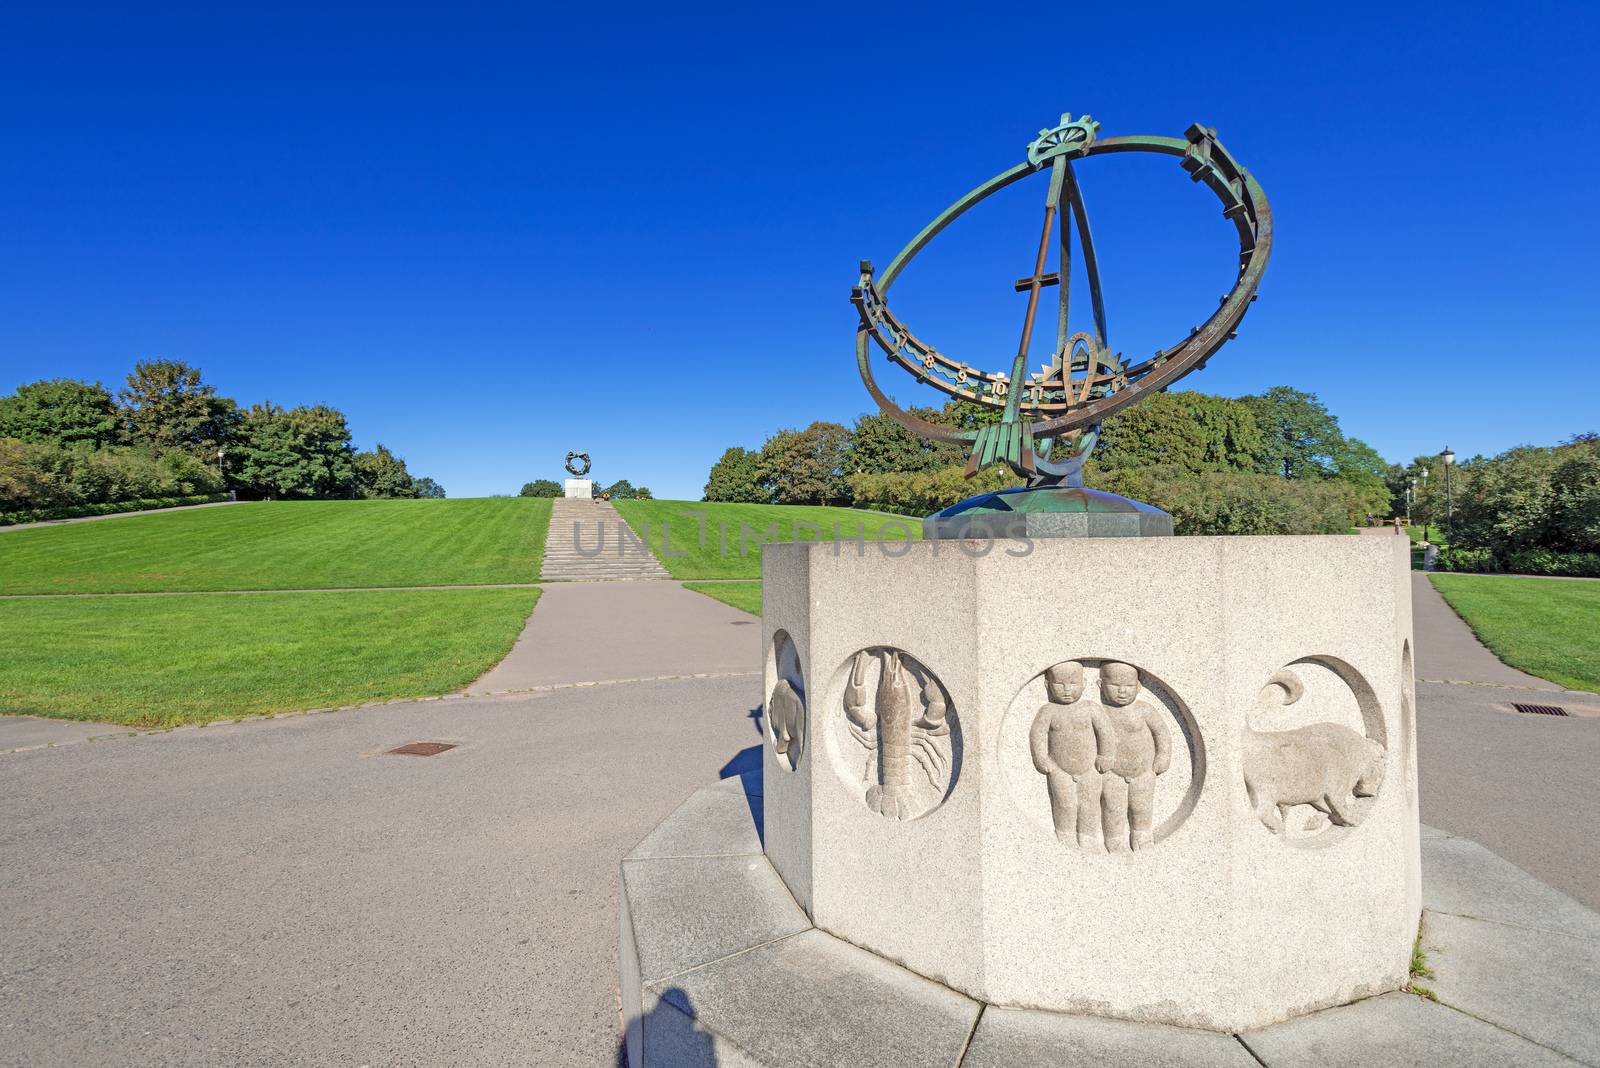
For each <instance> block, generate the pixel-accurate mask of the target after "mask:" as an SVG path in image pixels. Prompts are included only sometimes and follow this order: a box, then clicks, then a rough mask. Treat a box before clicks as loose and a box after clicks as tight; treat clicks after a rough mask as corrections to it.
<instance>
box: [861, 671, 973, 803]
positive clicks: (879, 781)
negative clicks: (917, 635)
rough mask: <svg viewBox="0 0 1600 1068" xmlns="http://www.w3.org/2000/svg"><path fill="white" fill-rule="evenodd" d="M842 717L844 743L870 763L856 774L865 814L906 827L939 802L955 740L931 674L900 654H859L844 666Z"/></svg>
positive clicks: (940, 691)
mask: <svg viewBox="0 0 1600 1068" xmlns="http://www.w3.org/2000/svg"><path fill="white" fill-rule="evenodd" d="M874 674H876V680H874V678H873V676H874ZM844 712H845V726H846V728H847V729H848V730H849V733H850V737H851V738H853V739H854V740H855V741H856V743H858V744H859V745H860V746H862V747H863V748H864V749H865V750H866V751H867V754H868V756H869V759H868V760H866V761H865V767H864V769H863V773H862V781H863V783H864V784H866V791H865V794H864V795H863V800H864V801H865V802H866V804H867V807H868V808H870V809H872V811H874V812H877V813H880V814H881V815H884V816H887V817H889V818H890V819H893V820H909V819H916V818H917V817H918V816H922V815H925V814H926V813H927V812H929V811H930V810H931V809H933V808H934V807H935V806H937V805H938V804H939V803H940V802H941V801H943V800H944V797H945V795H946V794H947V793H948V792H949V789H950V783H951V779H952V776H953V773H954V760H953V757H952V745H953V742H954V739H953V736H952V724H951V717H950V701H949V697H948V696H947V695H946V694H945V692H944V686H943V685H942V684H941V683H940V682H939V680H938V679H937V678H936V677H934V674H933V673H932V672H931V671H929V670H928V669H927V668H925V667H923V666H922V665H921V664H919V663H918V662H917V661H916V660H915V659H913V658H912V657H911V656H910V655H909V654H906V653H903V652H901V651H900V650H898V649H890V648H886V647H881V646H880V647H877V648H872V649H864V650H862V651H861V652H858V653H856V654H855V656H854V657H853V658H852V660H851V663H850V678H849V680H848V681H847V682H846V684H845V689H844Z"/></svg>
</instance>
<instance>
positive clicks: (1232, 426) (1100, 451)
mask: <svg viewBox="0 0 1600 1068" xmlns="http://www.w3.org/2000/svg"><path fill="white" fill-rule="evenodd" d="M1263 448H1264V441H1263V437H1262V433H1261V428H1260V425H1259V424H1258V423H1257V422H1256V417H1255V413H1254V411H1253V410H1252V407H1251V405H1249V404H1248V403H1247V402H1245V401H1243V400H1234V399H1231V398H1228V397H1213V396H1210V395H1208V394H1205V393H1195V392H1187V391H1186V392H1179V393H1157V394H1156V395H1154V396H1152V397H1147V398H1145V399H1144V400H1142V401H1140V402H1139V403H1138V404H1134V405H1131V406H1130V407H1127V408H1124V409H1123V410H1122V411H1120V412H1117V413H1116V414H1115V415H1113V416H1111V417H1110V418H1109V419H1107V420H1106V421H1105V422H1104V423H1102V424H1101V426H1100V440H1099V442H1098V443H1097V444H1096V445H1095V450H1094V461H1095V465H1096V467H1097V468H1098V469H1099V470H1102V471H1115V470H1118V469H1120V468H1125V467H1149V466H1153V465H1156V464H1165V465H1168V466H1171V467H1176V468H1178V469H1180V470H1183V471H1188V472H1191V473H1198V472H1200V471H1248V470H1253V469H1254V468H1255V467H1256V465H1257V464H1258V462H1259V460H1260V456H1261V453H1262V450H1263Z"/></svg>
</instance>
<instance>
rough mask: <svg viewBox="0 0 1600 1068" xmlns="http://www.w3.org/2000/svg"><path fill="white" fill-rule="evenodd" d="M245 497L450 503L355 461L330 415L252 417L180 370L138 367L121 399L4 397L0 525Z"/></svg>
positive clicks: (28, 391) (340, 422) (178, 366)
mask: <svg viewBox="0 0 1600 1068" xmlns="http://www.w3.org/2000/svg"><path fill="white" fill-rule="evenodd" d="M229 492H232V493H236V494H237V495H238V496H240V497H244V498H251V499H263V498H264V499H272V498H301V499H304V498H317V497H326V498H385V497H443V496H444V495H445V493H444V488H443V487H442V486H440V485H439V484H438V483H437V482H435V481H434V480H433V479H431V478H418V477H416V476H414V475H412V474H411V472H410V471H409V470H408V469H407V468H406V464H405V461H404V460H403V459H401V458H400V457H399V456H396V455H395V454H394V453H393V452H392V451H391V450H389V449H388V448H386V447H385V446H383V445H381V444H380V445H377V446H376V447H375V448H373V449H370V450H364V451H357V450H356V449H355V447H354V445H353V444H352V439H351V434H350V427H349V422H348V420H347V419H346V417H345V415H344V413H343V412H341V411H339V410H338V409H336V408H330V407H328V406H326V405H321V404H316V405H302V406H299V407H295V408H284V407H282V406H280V405H276V404H273V403H272V402H271V401H263V402H261V403H259V404H253V405H251V406H249V407H248V408H245V407H241V406H240V404H239V403H238V402H237V401H235V400H234V399H233V398H231V397H226V396H223V395H221V394H220V393H218V392H217V389H216V387H215V386H213V385H211V384H209V383H207V382H206V381H205V380H204V378H203V376H202V374H201V371H200V369H199V368H196V367H191V366H190V365H188V364H186V363H183V362H181V361H177V360H147V361H142V362H140V363H137V364H135V365H134V368H133V371H132V373H130V374H129V375H128V376H127V381H126V385H125V386H123V388H122V389H120V390H119V391H118V392H117V394H116V395H115V396H113V395H112V393H111V391H110V390H108V389H106V388H105V387H104V386H103V385H101V384H100V383H99V382H94V383H89V382H82V381H78V380H75V379H70V378H56V379H48V380H44V381H39V382H30V383H27V384H25V385H21V386H18V387H17V389H16V391H15V392H14V393H11V394H10V395H8V396H4V397H0V515H3V516H4V517H6V518H7V519H8V520H9V521H17V519H18V518H19V517H23V518H26V517H29V516H36V517H43V516H44V515H47V514H67V513H71V512H86V511H93V510H96V509H97V508H99V509H100V510H104V508H102V507H101V506H111V505H115V504H118V503H122V502H170V501H174V500H178V499H188V498H193V497H205V496H213V495H217V494H222V493H229Z"/></svg>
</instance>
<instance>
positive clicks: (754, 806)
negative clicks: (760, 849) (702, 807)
mask: <svg viewBox="0 0 1600 1068" xmlns="http://www.w3.org/2000/svg"><path fill="white" fill-rule="evenodd" d="M734 776H738V778H739V785H740V786H742V787H743V788H744V800H745V803H746V804H747V805H749V806H750V819H751V821H752V822H753V823H755V825H756V837H758V838H760V839H761V844H762V845H763V846H765V845H766V844H767V831H766V826H765V824H764V821H763V819H762V813H763V808H764V806H763V805H762V792H763V790H762V785H761V782H762V762H761V746H759V745H752V746H748V747H747V748H744V749H741V750H739V752H738V753H736V754H734V757H733V759H732V760H730V761H728V762H727V763H726V764H724V765H722V770H721V771H719V772H717V778H719V779H731V778H733V777H734Z"/></svg>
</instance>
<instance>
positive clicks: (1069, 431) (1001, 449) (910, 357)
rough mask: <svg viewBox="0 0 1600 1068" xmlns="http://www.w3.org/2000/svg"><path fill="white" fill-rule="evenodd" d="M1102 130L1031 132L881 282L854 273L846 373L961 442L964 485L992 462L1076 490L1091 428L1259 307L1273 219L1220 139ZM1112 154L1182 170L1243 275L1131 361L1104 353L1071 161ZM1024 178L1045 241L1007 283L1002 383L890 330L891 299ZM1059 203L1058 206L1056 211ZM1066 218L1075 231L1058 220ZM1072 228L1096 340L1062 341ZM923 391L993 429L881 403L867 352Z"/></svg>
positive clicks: (1157, 386)
mask: <svg viewBox="0 0 1600 1068" xmlns="http://www.w3.org/2000/svg"><path fill="white" fill-rule="evenodd" d="M1099 131H1100V124H1099V123H1098V122H1095V121H1094V120H1093V119H1091V118H1090V117H1089V116H1087V115H1084V116H1082V117H1080V118H1077V119H1074V118H1073V117H1072V116H1071V115H1063V116H1061V124H1060V125H1059V126H1057V127H1055V128H1054V129H1052V130H1041V131H1040V132H1039V136H1038V138H1036V139H1035V140H1034V141H1033V142H1032V143H1031V144H1029V145H1028V154H1027V159H1026V160H1025V161H1023V162H1022V163H1019V164H1017V165H1016V166H1015V167H1012V168H1011V169H1010V170H1006V171H1002V172H1001V173H1000V174H998V175H996V176H995V177H993V178H991V179H989V180H988V181H987V182H985V183H983V184H982V185H980V186H978V187H977V188H976V189H974V190H972V191H971V192H970V193H968V194H967V195H966V196H964V197H962V198H961V199H960V200H957V201H956V202H955V203H954V204H952V205H950V207H948V208H946V209H945V211H944V214H942V215H940V216H939V217H938V218H936V219H934V220H933V222H931V223H929V224H928V225H927V227H926V228H924V229H923V231H922V232H921V233H920V234H918V235H917V236H916V237H914V238H913V239H912V240H911V243H910V244H908V245H907V246H906V247H905V248H903V249H901V250H900V253H899V254H898V255H897V256H895V258H894V259H893V260H892V261H891V262H890V264H889V266H888V267H887V268H885V269H884V270H883V271H882V272H874V271H873V268H872V264H871V263H868V262H865V261H863V262H862V264H861V281H860V284H858V285H857V286H856V287H855V288H854V290H853V291H852V292H851V296H850V300H851V302H852V303H853V304H855V306H856V308H857V310H858V311H859V312H860V314H861V325H860V327H859V328H858V329H857V331H856V363H857V365H858V366H859V368H860V370H861V379H862V381H863V382H865V383H866V385H867V389H868V390H870V391H871V393H872V396H873V398H874V399H876V400H877V402H878V404H879V406H880V407H882V408H883V410H884V411H885V412H886V413H888V414H889V415H890V416H891V417H892V418H894V419H895V420H896V421H897V422H899V423H900V424H901V425H903V426H905V427H907V428H909V429H910V430H912V431H914V432H916V433H918V434H920V435H922V436H923V437H927V438H933V439H935V440H940V441H957V442H962V443H963V444H965V445H967V446H968V447H969V448H970V449H971V450H972V456H971V459H970V460H969V461H968V462H967V474H968V476H971V475H974V474H976V473H977V472H978V471H980V470H982V469H983V468H986V467H988V466H989V465H991V464H994V463H1006V464H1009V465H1010V466H1011V468H1012V469H1013V470H1015V471H1016V472H1017V473H1018V474H1022V475H1026V476H1028V477H1029V478H1030V480H1032V482H1033V483H1035V484H1062V483H1065V484H1067V485H1081V484H1082V477H1081V474H1080V469H1081V468H1082V466H1083V461H1084V459H1085V458H1086V457H1087V456H1088V454H1089V451H1090V450H1091V449H1092V448H1093V447H1094V442H1095V439H1096V436H1097V431H1098V429H1099V425H1100V422H1101V420H1103V419H1105V418H1106V416H1108V415H1110V414H1112V413H1113V412H1115V411H1117V410H1118V409H1120V408H1123V407H1125V406H1127V405H1129V404H1132V403H1133V402H1134V401H1136V400H1138V399H1139V398H1140V397H1141V396H1143V395H1144V394H1146V393H1151V392H1158V391H1160V390H1162V389H1165V388H1166V387H1168V386H1170V385H1172V383H1174V382H1176V381H1177V380H1178V379H1180V378H1182V377H1183V376H1184V375H1186V374H1188V373H1189V372H1190V371H1193V370H1195V369H1197V368H1199V367H1203V366H1205V362H1206V361H1207V360H1208V359H1210V358H1211V356H1212V355H1213V354H1214V353H1215V352H1216V351H1217V350H1218V349H1220V348H1221V347H1222V346H1223V345H1224V344H1225V343H1226V342H1227V341H1228V339H1229V338H1231V337H1233V336H1234V330H1235V328H1236V327H1238V325H1239V321H1240V320H1241V319H1243V318H1244V313H1245V311H1246V310H1248V309H1249V307H1250V302H1251V301H1253V300H1255V295H1256V287H1257V285H1259V284H1260V281H1261V275H1262V273H1263V272H1265V271H1266V268H1267V257H1268V256H1269V255H1270V254H1271V252H1272V212H1271V209H1270V208H1268V206H1267V197H1266V194H1265V193H1264V192H1263V191H1262V189H1261V186H1260V184H1259V183H1258V182H1257V181H1256V180H1255V178H1253V177H1251V175H1250V172H1249V171H1247V170H1245V169H1244V168H1243V167H1241V166H1240V165H1239V164H1238V163H1237V162H1236V161H1235V160H1234V158H1233V157H1232V156H1231V155H1229V154H1228V151H1227V149H1225V148H1223V147H1222V143H1221V142H1220V141H1218V140H1217V132H1216V131H1215V130H1213V129H1211V128H1209V127H1205V126H1200V125H1199V124H1196V125H1194V126H1191V127H1189V129H1188V130H1187V131H1186V132H1185V134H1184V136H1183V137H1181V138H1178V137H1142V136H1136V137H1107V138H1101V137H1099V136H1098V135H1099ZM1112 152H1154V153H1158V154H1161V155H1168V156H1178V157H1180V158H1181V161H1182V164H1183V169H1184V170H1185V171H1188V172H1189V177H1190V178H1191V179H1193V180H1194V181H1197V182H1205V184H1206V185H1207V186H1209V187H1210V189H1211V191H1212V192H1213V193H1215V194H1216V195H1217V199H1219V200H1220V201H1222V214H1223V216H1224V217H1225V218H1228V219H1230V220H1232V222H1233V225H1234V229H1235V230H1237V231H1238V235H1239V274H1238V278H1237V279H1236V281H1235V282H1234V285H1233V288H1232V289H1231V290H1229V291H1228V293H1227V295H1226V296H1224V297H1223V298H1222V301H1221V304H1220V306H1219V307H1218V308H1217V309H1216V310H1215V311H1214V312H1212V313H1211V316H1210V317H1209V318H1208V319H1206V321H1205V323H1204V324H1203V325H1201V326H1199V327H1196V328H1194V329H1193V330H1192V331H1191V332H1190V333H1189V336H1188V337H1186V338H1184V339H1183V340H1182V341H1179V342H1178V343H1177V344H1176V345H1173V346H1171V347H1170V348H1165V349H1162V350H1160V351H1158V352H1157V353H1156V354H1155V355H1154V356H1151V357H1149V358H1148V359H1145V360H1142V361H1139V362H1137V363H1134V362H1130V361H1128V360H1126V359H1124V358H1123V356H1122V355H1121V354H1120V353H1113V352H1112V351H1111V349H1110V348H1109V347H1108V344H1107V340H1106V338H1107V334H1106V312H1105V303H1104V301H1103V300H1102V299H1101V296H1100V268H1099V264H1098V262H1097V261H1096V259H1095V252H1094V241H1093V239H1092V238H1091V237H1090V234H1089V216H1088V212H1087V211H1086V209H1085V208H1084V204H1083V193H1082V191H1081V190H1080V189H1079V187H1078V181H1077V177H1076V175H1075V174H1074V173H1073V167H1072V163H1073V161H1074V160H1077V159H1087V158H1089V157H1091V156H1100V155H1105V154H1108V153H1112ZM1032 174H1048V175H1049V191H1048V193H1047V194H1046V196H1045V202H1044V229H1043V232H1042V233H1041V234H1040V235H1039V248H1038V254H1037V256H1036V257H1035V259H1034V263H1033V273H1032V274H1031V275H1029V276H1027V277H1025V278H1022V279H1019V280H1018V281H1017V282H1016V290H1017V292H1019V293H1026V294H1027V295H1028V305H1027V311H1026V313H1025V315H1024V317H1023V321H1022V342H1021V344H1020V345H1019V346H1018V348H1017V354H1016V357H1015V358H1014V359H1013V361H1012V364H1011V371H1010V373H1009V374H1002V373H997V372H990V371H983V370H980V369H979V368H977V367H974V366H972V365H971V364H968V363H965V362H963V361H962V360H959V359H957V358H955V357H952V356H947V355H945V354H944V353H942V352H940V351H938V350H937V349H935V348H934V347H933V346H932V345H930V344H928V343H927V342H925V341H923V340H922V339H920V338H918V337H917V336H916V335H915V334H913V333H912V332H911V331H910V330H909V329H907V328H906V326H905V325H904V324H903V323H901V322H900V320H899V319H897V318H896V317H895V315H894V313H893V312H892V311H890V309H889V305H888V295H889V287H890V286H892V285H893V284H894V280H895V279H896V278H898V277H899V276H900V272H901V271H903V270H905V268H906V265H907V264H908V263H910V262H911V259H912V257H914V256H915V255H916V254H917V253H919V252H921V251H922V250H923V248H925V247H926V246H927V244H928V242H930V241H932V240H933V239H934V238H935V237H937V236H938V235H939V232H940V231H942V230H943V229H944V228H945V227H946V226H949V225H950V224H951V223H952V222H954V221H955V220H956V219H958V218H960V217H961V216H962V215H963V214H965V213H966V212H967V211H968V210H969V209H970V208H972V207H974V206H975V205H977V204H978V203H980V202H981V201H983V200H984V199H986V198H988V197H989V196H992V195H993V194H995V193H998V192H999V191H1000V190H1002V189H1004V188H1006V187H1007V186H1009V185H1011V184H1012V183H1014V182H1018V181H1021V180H1022V179H1024V178H1027V177H1028V176H1029V175H1032ZM1063 200H1065V206H1063ZM1069 211H1070V212H1071V215H1072V218H1071V225H1069V222H1068V219H1067V217H1066V213H1067V212H1069ZM1057 214H1060V215H1061V230H1060V237H1059V242H1058V244H1059V247H1060V265H1059V268H1058V269H1057V270H1055V271H1050V272H1048V273H1047V272H1046V270H1045V267H1046V263H1047V260H1048V258H1049V253H1050V243H1051V240H1050V238H1051V231H1052V229H1053V228H1054V225H1055V222H1056V216H1057ZM1074 229H1076V231H1077V235H1078V243H1079V245H1080V246H1081V248H1082V255H1083V266H1084V273H1085V275H1086V277H1087V278H1088V285H1089V304H1090V308H1091V310H1092V311H1093V316H1094V329H1093V331H1092V332H1078V333H1072V332H1070V331H1069V328H1068V325H1067V312H1068V305H1069V300H1070V296H1071V288H1072V287H1071V277H1072V245H1073V241H1072V233H1073V230H1074ZM1048 286H1056V287H1057V291H1058V292H1059V294H1060V302H1059V310H1058V312H1057V318H1056V343H1055V349H1054V351H1053V353H1052V355H1051V358H1050V364H1049V365H1048V366H1046V367H1044V368H1042V370H1041V371H1040V372H1039V373H1037V374H1033V375H1027V376H1026V377H1024V376H1025V374H1026V369H1027V362H1028V356H1029V349H1030V347H1031V343H1032V341H1033V326H1034V318H1035V316H1036V314H1037V312H1038V310H1039V296H1040V292H1041V291H1042V290H1043V289H1045V288H1046V287H1048ZM869 338H870V339H871V340H872V341H874V342H876V343H877V344H878V347H879V348H881V349H882V350H883V351H884V352H885V353H887V354H888V356H889V359H890V360H892V361H894V362H895V363H897V364H899V365H900V366H901V367H904V368H905V369H906V370H908V371H910V372H911V373H912V374H913V375H915V376H916V377H917V379H919V380H920V381H922V382H926V383H927V384H928V385H931V386H933V387H934V388H935V389H938V390H940V391H941V392H944V393H946V394H948V395H950V396H951V397H959V398H962V399H964V400H969V401H973V402H975V403H977V404H980V405H983V406H984V407H987V408H995V409H999V410H1000V412H1001V417H1000V422H999V423H997V424H995V425H993V426H985V427H980V428H978V429H976V430H955V429H952V428H950V427H947V426H940V425H938V424H937V423H931V422H929V421H927V420H926V419H920V418H918V417H917V416H915V415H912V414H911V413H910V412H908V411H906V410H905V409H903V408H901V407H900V406H899V405H897V404H895V402H894V401H892V400H890V399H889V397H888V396H886V395H885V394H884V392H883V390H881V389H880V388H879V387H878V383H877V382H876V381H875V380H874V379H873V376H872V367H871V360H870V356H871V344H870V343H869V341H868V339H869Z"/></svg>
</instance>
